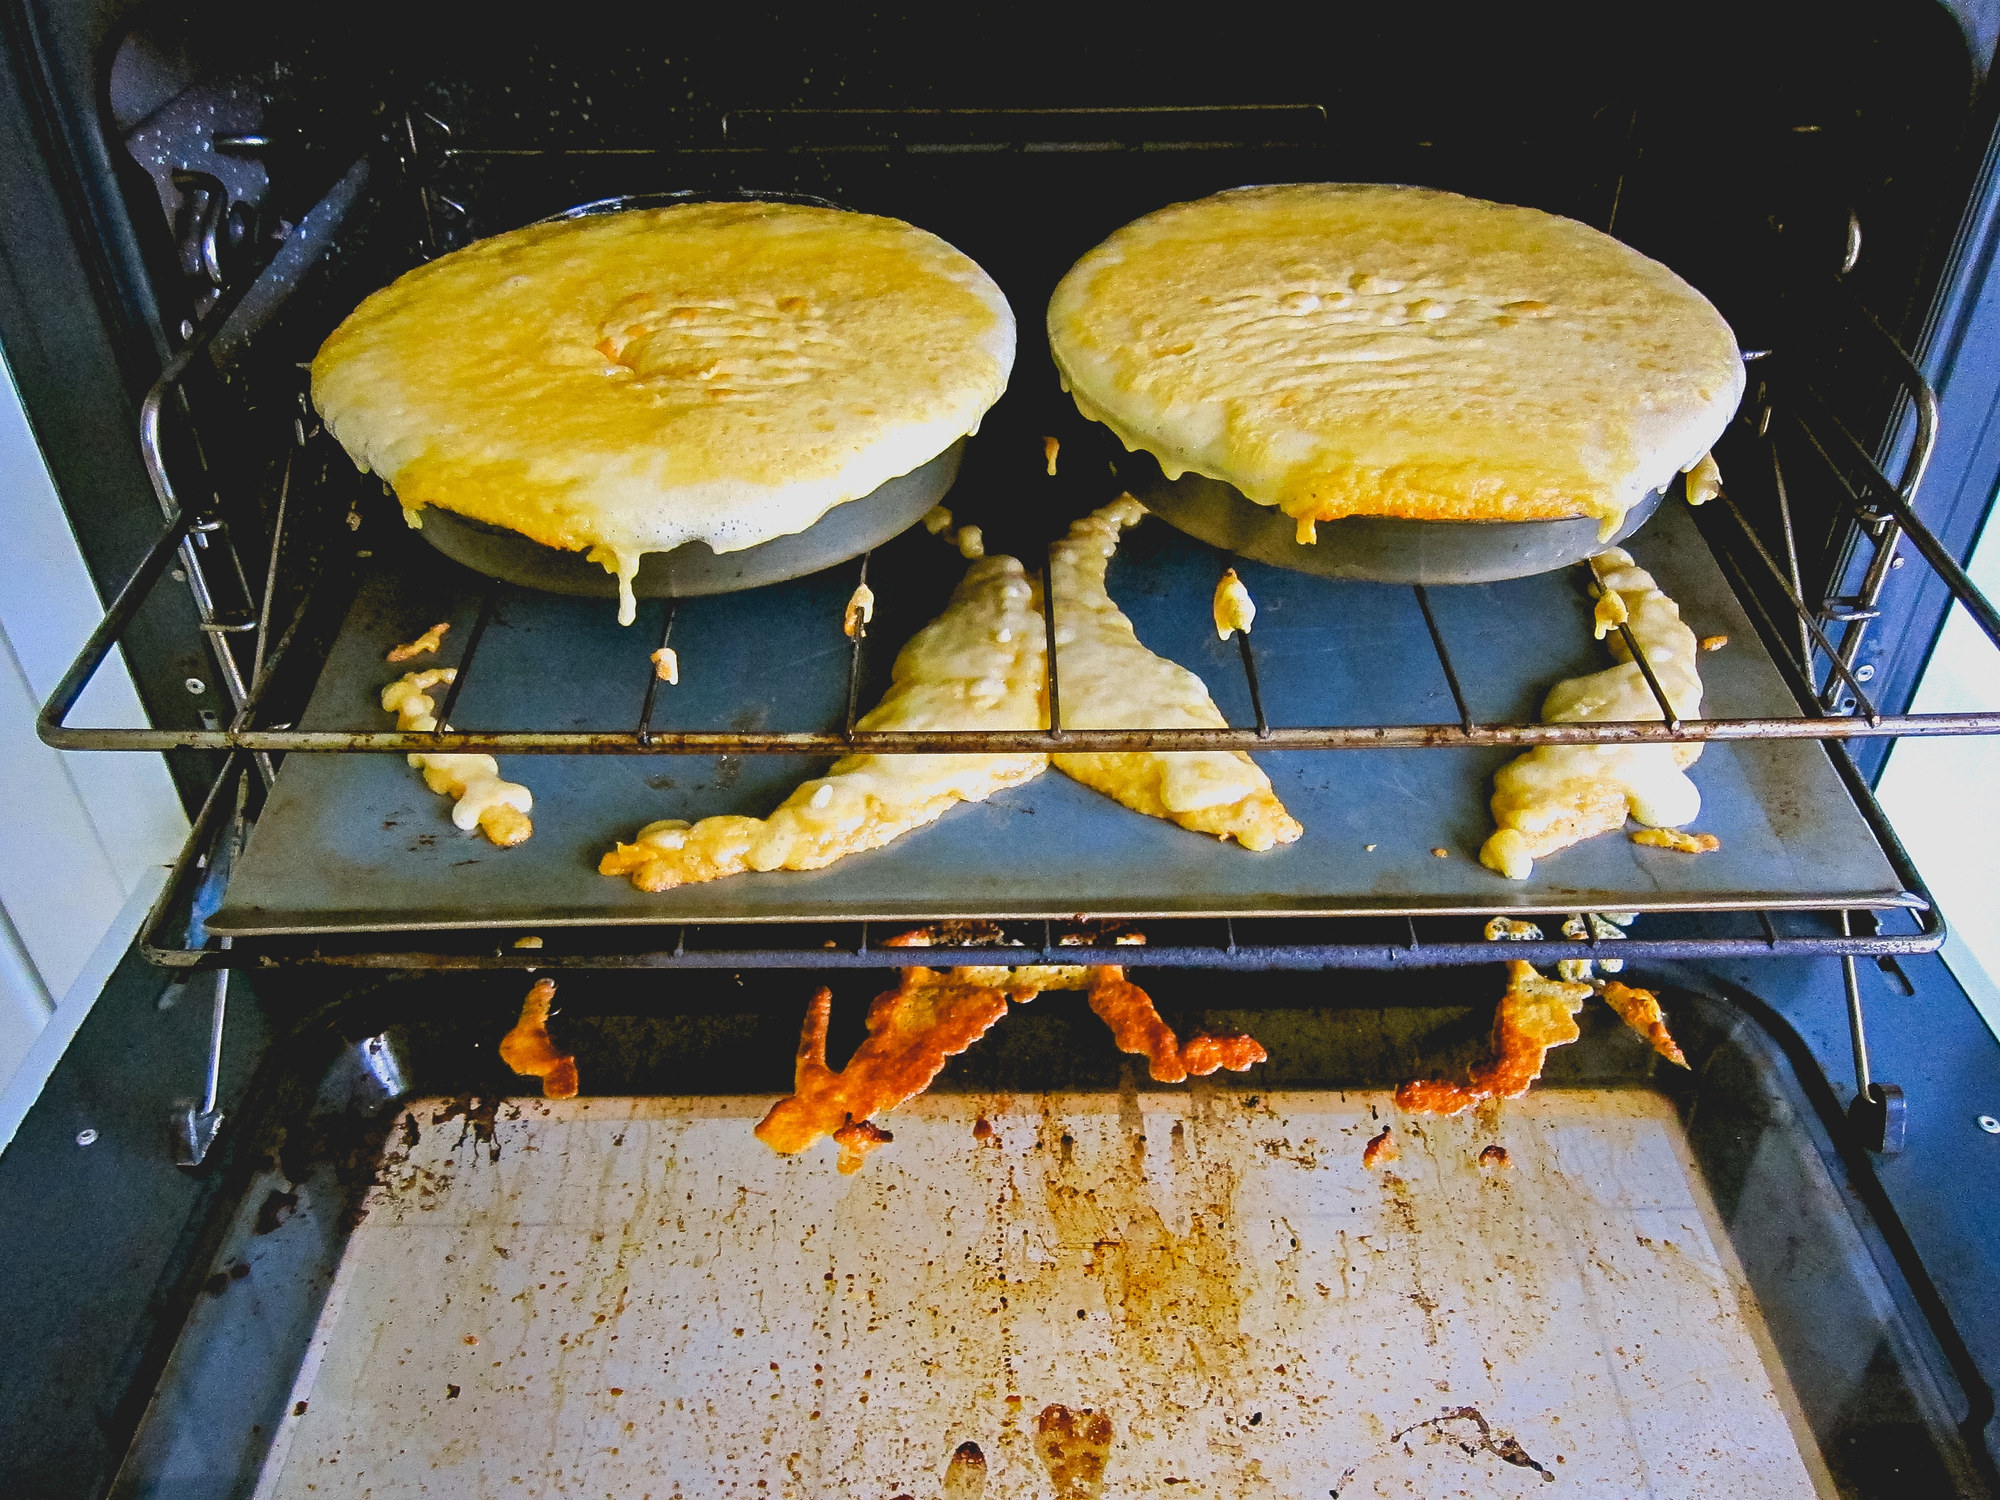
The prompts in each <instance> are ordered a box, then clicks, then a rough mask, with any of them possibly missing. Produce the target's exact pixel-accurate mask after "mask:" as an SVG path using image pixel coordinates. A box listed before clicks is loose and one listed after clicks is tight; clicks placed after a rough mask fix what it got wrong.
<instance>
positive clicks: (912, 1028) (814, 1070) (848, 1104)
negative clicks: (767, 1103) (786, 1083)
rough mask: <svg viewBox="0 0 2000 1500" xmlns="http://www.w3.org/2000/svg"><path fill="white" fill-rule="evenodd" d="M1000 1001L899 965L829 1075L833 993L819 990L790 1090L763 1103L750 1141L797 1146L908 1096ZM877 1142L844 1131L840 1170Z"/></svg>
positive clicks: (981, 987)
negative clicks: (893, 981) (848, 1052)
mask: <svg viewBox="0 0 2000 1500" xmlns="http://www.w3.org/2000/svg"><path fill="white" fill-rule="evenodd" d="M1007 1001H1008V994H1007V991H1005V990H1002V989H997V988H995V987H993V986H992V985H988V984H977V983H968V982H967V981H965V980H963V979H960V978H959V977H957V976H956V975H955V974H953V973H951V972H950V971H940V970H936V969H921V968H918V969H905V970H903V971H902V982H901V983H900V984H898V985H897V986H896V988H894V989H893V990H889V991H887V992H885V993H884V994H881V995H878V996H876V997H875V1002H874V1003H873V1004H872V1005H870V1006H869V1007H868V1035H867V1037H866V1038H865V1039H864V1040H863V1041H862V1043H861V1045H860V1046H859V1047H857V1048H856V1049H855V1051H854V1055H853V1056H852V1057H851V1058H849V1059H848V1061H847V1066H846V1067H845V1068H842V1069H841V1070H840V1071H838V1072H835V1071H834V1070H833V1069H832V1068H829V1067H828V1066H827V1065H826V1028H827V1022H828V1020H829V1019H830V1018H831V1016H832V1014H833V992H832V991H831V990H827V989H824V988H823V989H821V990H820V991H819V992H818V993H817V994H815V995H814V996H813V997H812V1002H811V1004H809V1005H808V1006H807V1007H806V1020H805V1026H804V1028H803V1030H802V1031H801V1032H800V1034H799V1056H798V1069H797V1073H796V1075H795V1077H794V1080H793V1085H792V1088H793V1092H792V1093H790V1094H788V1095H786V1096H785V1097H784V1098H783V1099H780V1100H779V1101H778V1102H777V1103H776V1104H774V1105H772V1106H771V1110H770V1113H768V1114H767V1115H765V1116H764V1118H763V1120H762V1121H761V1122H760V1123H759V1124H758V1126H757V1138H758V1139H759V1140H761V1141H762V1142H763V1143H764V1144H765V1145H767V1146H769V1147H770V1148H771V1149H772V1150H774V1151H778V1152H783V1153H787V1154H789V1153H791V1152H795V1151H803V1150H805V1149H806V1148H807V1147H808V1146H810V1145H812V1144H813V1142H815V1141H817V1140H818V1139H819V1138H820V1137H821V1136H823V1135H836V1133H837V1132H839V1131H841V1130H842V1129H844V1128H846V1127H847V1126H849V1125H851V1124H854V1123H856V1122H863V1121H866V1120H867V1119H868V1117H869V1116H870V1115H873V1114H876V1113H878V1112H880V1111H882V1110H886V1109H893V1108H894V1107H895V1106H896V1105H898V1104H901V1103H902V1102H903V1101H904V1100H906V1099H912V1098H915V1097H916V1096H917V1095H918V1094H921V1093H922V1092H923V1091H924V1090H925V1089H926V1088H928V1087H929V1086H930V1082H931V1080H932V1079H933V1078H935V1077H937V1075H938V1073H939V1071H940V1070H942V1069H943V1067H944V1061H945V1059H946V1058H947V1057H955V1056H956V1055H957V1054H959V1053H961V1052H963V1051H964V1050H965V1049H966V1048H967V1047H970V1046H971V1045H972V1044H973V1043H974V1042H976V1041H978V1040H979V1039H980V1038H981V1037H982V1036H984V1035H986V1033H987V1031H988V1030H990V1029H991V1028H992V1026H993V1023H994V1022H995V1021H998V1020H999V1019H1000V1018H1001V1017H1002V1016H1004V1015H1005V1014H1007ZM885 1138H886V1137H885ZM881 1144H882V1141H881V1140H870V1141H868V1143H867V1144H866V1145H862V1144H860V1137H859V1136H858V1135H857V1134H854V1133H850V1135H849V1138H848V1140H846V1141H843V1142H842V1143H841V1145H842V1152H841V1170H842V1171H844V1172H851V1171H858V1170H860V1167H861V1163H862V1159H863V1158H864V1157H865V1156H866V1155H867V1153H868V1151H870V1150H872V1149H874V1147H876V1146H879V1145H881ZM850 1158H851V1160H852V1164H851V1165H850V1164H849V1163H850Z"/></svg>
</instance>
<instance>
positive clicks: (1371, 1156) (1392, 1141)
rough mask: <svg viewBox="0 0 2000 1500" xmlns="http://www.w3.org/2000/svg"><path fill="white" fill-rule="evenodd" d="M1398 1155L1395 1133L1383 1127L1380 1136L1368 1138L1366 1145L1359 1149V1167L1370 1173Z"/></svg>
mask: <svg viewBox="0 0 2000 1500" xmlns="http://www.w3.org/2000/svg"><path fill="white" fill-rule="evenodd" d="M1400 1154H1401V1153H1400V1152H1399V1151H1398V1150H1397V1148H1396V1132H1395V1131H1394V1129H1392V1128H1391V1127H1390V1126H1387V1125H1384V1126H1383V1127H1382V1132H1381V1134H1380V1135H1374V1136H1370V1137H1369V1139H1368V1144H1367V1145H1365V1146H1363V1147H1362V1148H1361V1165H1362V1167H1363V1168H1364V1169H1365V1170H1367V1171H1370V1172H1372V1171H1374V1170H1375V1169H1376V1168H1377V1167H1379V1166H1381V1165H1382V1164H1383V1163H1384V1162H1390V1161H1394V1160H1395V1159H1396V1158H1397V1156H1399V1155H1400Z"/></svg>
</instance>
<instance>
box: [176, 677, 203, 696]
mask: <svg viewBox="0 0 2000 1500" xmlns="http://www.w3.org/2000/svg"><path fill="white" fill-rule="evenodd" d="M181 686H182V687H184V688H186V689H187V690H188V691H189V692H190V693H196V694H200V693H205V692H207V691H208V684H207V683H205V682H203V681H202V680H201V679H200V678H199V677H190V678H189V679H188V680H187V681H186V682H184V683H182V684H181Z"/></svg>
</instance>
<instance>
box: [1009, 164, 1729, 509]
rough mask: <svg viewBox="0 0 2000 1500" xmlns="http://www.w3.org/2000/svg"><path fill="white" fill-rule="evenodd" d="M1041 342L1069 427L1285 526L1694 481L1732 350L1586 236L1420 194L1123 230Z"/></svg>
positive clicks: (1168, 217) (1700, 304) (1253, 209)
mask: <svg viewBox="0 0 2000 1500" xmlns="http://www.w3.org/2000/svg"><path fill="white" fill-rule="evenodd" d="M1048 322H1049V342H1050V344H1051V346H1052V348H1053V351H1054V354H1055V360H1056V365H1057V368H1058V369H1059V370H1060V371H1061V373H1062V377H1063V382H1064V385H1065V387H1066V388H1067V389H1068V390H1069V391H1070V392H1071V394H1072V395H1073V396H1074V397H1075V398H1076V403H1077V406H1078V407H1079V408H1081V410H1082V411H1083V414H1084V415H1085V416H1087V417H1091V418H1093V419H1095V420H1098V421H1101V422H1103V423H1105V424H1106V425H1107V426H1109V427H1111V428H1112V430H1113V431H1115V432H1116V433H1117V434H1118V436H1119V437H1120V438H1122V439H1123V440H1124V442H1125V444H1126V446H1127V447H1129V448H1134V449H1139V448H1143V449H1145V450H1146V451H1148V452H1150V453H1152V454H1153V455H1155V456H1156V457H1157V458H1158V459H1159V460H1160V464H1161V467H1162V468H1163V469H1165V471H1166V473H1167V475H1168V477H1169V478H1178V477H1179V476H1180V475H1181V474H1182V473H1183V472H1185V471H1188V470H1193V471H1195V472H1196V473H1200V474H1206V475H1208V476H1209V477H1211V478H1214V479H1219V480H1222V481H1223V482H1225V483H1227V484H1232V485H1234V486H1235V487H1236V488H1237V489H1239V490H1241V491H1242V492H1243V493H1244V494H1245V495H1247V496H1248V497H1249V498H1250V499H1252V500H1255V501H1257V502H1259V503H1260V504H1264V505H1275V506H1277V507H1278V508H1280V509H1281V510H1283V511H1284V512H1285V513H1286V514H1287V515H1290V516H1292V517H1294V518H1296V519H1297V520H1298V521H1299V522H1300V539H1301V540H1302V541H1303V540H1307V539H1309V537H1310V534H1311V523H1312V522H1314V521H1325V520H1333V519H1336V518H1338V517H1341V516H1349V515H1391V516H1406V517H1413V518H1418V519H1425V520H1540V519H1555V518H1560V517H1570V516H1596V517H1598V518H1600V519H1601V520H1602V521H1603V522H1604V524H1605V529H1606V531H1607V532H1609V531H1610V530H1611V529H1613V527H1614V526H1615V523H1616V521H1617V519H1618V518H1620V517H1622V516H1623V515H1624V513H1625V511H1626V510H1627V509H1628V508H1629V507H1630V506H1631V505H1632V504H1633V503H1635V502H1636V501H1637V500H1638V499H1640V497H1642V496H1643V495H1645V494H1646V493H1647V492H1648V491H1650V490H1653V489H1656V488H1659V487H1660V486H1663V485H1665V484H1666V483H1667V482H1668V481H1670V480H1671V479H1672V478H1673V476H1674V474H1675V473H1676V472H1677V471H1679V470H1682V469H1685V468H1688V467H1690V466H1691V465H1693V464H1694V463H1696V462H1697V461H1698V460H1699V459H1700V458H1701V457H1702V455H1703V454H1704V453H1706V452H1707V450H1708V448H1709V447H1710V445H1711V444H1713V443H1714V442H1715V440H1716V438H1717V437H1719V436H1720V435H1721V433H1722V430H1723V428H1724V426H1725V425H1726V424H1727V423H1728V421H1729V418H1730V416H1731V414H1732V413H1733V412H1734V411H1735V409H1736V405H1737V402H1738V401H1739V400H1740V399H1741V397H1742V393H1743V367H1742V361H1741V358H1740V356H1739V354H1738V352H1737V348H1736V340H1735V337H1734V335H1732V334H1731V333H1730V331H1729V325H1728V324H1726V323H1725V322H1723V320H1722V316H1721V314H1719V313H1718V312H1717V311H1716V310H1715V308H1714V307H1713V306H1711V305H1710V304H1709V302H1708V301H1707V300H1706V299H1705V298H1704V297H1703V296H1702V295H1701V294H1700V293H1699V292H1697V291H1695V289H1694V288H1693V287H1691V286H1689V285H1688V284H1687V283H1686V282H1684V281H1682V280H1681V279H1680V277H1678V276H1676V275H1675V274H1674V273H1673V272H1672V271H1670V270H1668V269H1667V268H1666V267H1665V266H1663V265H1661V264H1659V262H1657V261H1653V260H1649V259H1647V258H1646V257H1645V256H1643V255H1641V254H1639V253H1638V252H1637V251H1636V250H1633V249H1631V248H1630V247H1628V246H1626V245H1623V244H1620V243H1619V242H1618V241H1617V240H1615V239H1612V238H1611V237H1610V236H1609V235H1605V234H1600V233H1599V232H1598V231H1596V230H1594V229H1592V228H1590V227H1589V226H1587V225H1584V224H1579V223H1577V222H1575V221H1574V220H1571V219H1564V218H1558V217H1557V216H1555V215H1553V214H1546V213H1542V212H1540V211H1539V210H1536V209H1531V208H1514V207H1509V206H1507V205H1504V204H1498V203H1488V202H1485V201H1483V200H1480V199H1476V198H1464V197H1460V196H1458V195H1457V194H1455V193H1443V192H1436V191H1433V190H1431V189H1427V188H1397V187H1379V186H1371V185H1357V184H1341V183H1296V184H1290V185H1283V186H1276V187H1256V188H1239V189H1236V190H1234V191H1231V192H1226V193H1218V194H1216V195H1215V196H1214V197H1211V198H1203V199H1200V200H1197V201H1196V202H1193V203H1180V204H1175V205H1174V206H1172V207H1170V208H1165V209H1161V210H1160V211H1159V212H1158V213H1153V214H1148V215H1147V216H1146V217H1145V218H1142V219H1139V220H1136V221H1134V222H1133V223H1131V224H1128V225H1126V226H1125V227H1124V228H1123V229H1120V230H1119V231H1118V232H1117V233H1115V234H1113V235H1112V236H1111V237H1110V238H1109V239H1107V240H1106V241H1105V242H1104V243H1103V244H1101V245H1099V246H1098V247H1097V248H1096V249H1095V250H1092V251H1091V252H1090V253H1089V254H1088V255H1086V256H1084V257H1083V259H1082V260H1080V261H1078V262H1077V263H1076V265H1075V266H1074V267H1073V268H1072V269H1071V270H1070V272H1069V274H1068V275H1066V276H1065V277H1064V278H1063V280H1062V282H1061V284H1060V285H1059V286H1058V287H1057V288H1056V293H1055V297H1054V298H1053V299H1052V300H1051V302H1050V303H1049V312H1048Z"/></svg>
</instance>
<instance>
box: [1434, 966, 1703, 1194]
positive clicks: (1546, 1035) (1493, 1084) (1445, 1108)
mask: <svg viewBox="0 0 2000 1500" xmlns="http://www.w3.org/2000/svg"><path fill="white" fill-rule="evenodd" d="M1593 992H1596V993H1599V994H1602V995H1603V996H1604V1000H1605V1003H1606V1004H1607V1005H1609V1006H1610V1007H1611V1008H1612V1009H1613V1010H1614V1011H1616V1012H1617V1013H1618V1018H1619V1019H1620V1020H1621V1021H1623V1022H1624V1023H1625V1024H1626V1025H1627V1026H1629V1027H1631V1028H1632V1029H1633V1030H1634V1031H1636V1032H1638V1033H1639V1035H1640V1036H1642V1037H1644V1038H1645V1039H1646V1040H1647V1042H1648V1043H1649V1044H1651V1046H1652V1048H1653V1050H1654V1051H1655V1052H1658V1053H1659V1054H1660V1056H1662V1057H1664V1058H1666V1059H1667V1060H1668V1061H1669V1062H1674V1063H1679V1064H1680V1065H1681V1066H1682V1067H1686V1066H1687V1059H1686V1058H1685V1057H1683V1056H1682V1055H1681V1049H1680V1048H1679V1047H1678V1046H1676V1045H1675V1043H1674V1039H1673V1038H1672V1037H1671V1036H1670V1035H1668V1033H1667V1023H1666V1017H1665V1016H1664V1014H1663V1013H1662V1012H1661V1010H1660V1001H1659V997H1658V996H1656V995H1655V994H1654V993H1653V992H1652V991H1651V990H1641V989H1634V988H1632V987H1631V986H1630V985H1626V984H1623V983H1620V982H1619V981H1618V980H1615V979H1613V980H1607V981H1606V982H1605V983H1604V985H1603V986H1602V987H1601V988H1600V987H1599V986H1597V985H1594V984H1590V983H1586V982H1584V981H1582V980H1568V979H1548V978H1545V977H1544V976H1543V975H1542V974H1540V973H1539V972H1537V971H1536V969H1535V966H1534V965H1533V964H1529V963H1524V962H1522V961H1521V960H1520V959H1512V960H1509V962H1508V964H1507V992H1506V994H1504V995H1502V996H1501V997H1500V1007H1499V1009H1498V1010H1496V1011H1495V1012H1494V1015H1493V1057H1492V1060H1491V1061H1489V1062H1485V1063H1481V1064H1480V1065H1479V1066H1478V1067H1476V1068H1474V1069H1473V1070H1472V1075H1471V1077H1470V1079H1469V1080H1468V1081H1467V1082H1465V1083H1453V1082H1451V1081H1449V1080H1448V1079H1441V1078H1439V1079H1423V1080H1419V1081H1417V1082H1414V1083H1406V1084H1404V1085H1403V1086H1402V1087H1401V1088H1399V1089H1397V1090H1396V1104H1397V1106H1398V1107H1399V1108H1402V1109H1406V1110H1408V1111H1409V1112H1410V1113H1411V1114H1418V1115H1425V1114H1428V1115H1455V1114H1460V1113H1462V1112H1464V1111H1465V1110H1468V1109H1470V1108H1472V1106H1473V1105H1475V1104H1477V1103H1479V1102H1480V1101H1481V1100H1484V1099H1518V1098H1520V1096H1521V1095H1523V1094H1525V1093H1527V1092H1528V1086H1529V1085H1530V1084H1532V1083H1533V1082H1534V1081H1535V1080H1536V1079H1537V1078H1540V1077H1541V1076H1542V1063H1543V1061H1544V1060H1545V1059H1546V1058H1547V1056H1548V1054H1549V1049H1550V1048H1552V1047H1560V1046H1563V1045H1565V1044H1566V1043H1569V1042H1573V1041H1575V1040H1576V1039H1577V1037H1578V1036H1580V1035H1581V1034H1582V1033H1581V1032H1579V1031H1578V1029H1577V1024H1576V1013H1577V1011H1579V1010H1580V1009H1582V1007H1583V1002H1584V1001H1585V1000H1587V999H1588V998H1589V997H1590V996H1591V994H1592V993H1593ZM1484 1159H1485V1158H1484V1155H1483V1154H1482V1156H1481V1160H1482V1161H1483V1160H1484Z"/></svg>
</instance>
